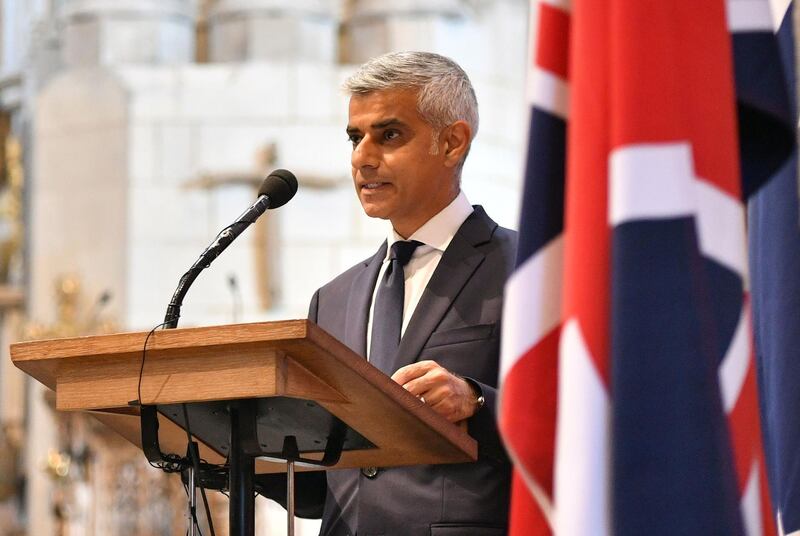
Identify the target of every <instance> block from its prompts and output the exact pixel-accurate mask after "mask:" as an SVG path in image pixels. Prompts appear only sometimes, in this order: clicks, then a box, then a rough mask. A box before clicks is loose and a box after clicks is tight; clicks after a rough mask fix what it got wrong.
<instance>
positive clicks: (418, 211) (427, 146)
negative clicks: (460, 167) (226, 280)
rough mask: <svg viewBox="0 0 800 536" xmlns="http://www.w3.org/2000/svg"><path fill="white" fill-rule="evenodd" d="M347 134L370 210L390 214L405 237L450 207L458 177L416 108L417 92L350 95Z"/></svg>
mask: <svg viewBox="0 0 800 536" xmlns="http://www.w3.org/2000/svg"><path fill="white" fill-rule="evenodd" d="M347 134H348V136H349V137H350V141H351V142H352V143H353V154H352V156H351V163H352V168H353V181H354V183H355V187H356V193H357V194H358V198H359V200H360V201H361V206H362V207H363V208H364V212H366V213H367V215H368V216H371V217H373V218H382V219H388V220H390V221H391V222H392V225H393V226H394V228H395V230H396V231H397V232H398V233H399V234H400V235H402V236H403V237H405V238H408V237H409V236H410V235H411V234H413V232H414V231H416V230H417V229H418V228H419V227H421V226H422V225H423V224H424V223H425V222H426V221H428V220H429V219H430V218H431V217H433V216H434V215H436V214H437V213H438V212H439V211H440V210H442V209H443V208H444V207H446V206H447V205H448V204H449V203H450V201H452V200H453V199H454V198H455V196H456V195H457V194H458V183H457V179H456V178H455V177H454V170H453V166H452V164H451V163H449V162H447V158H446V156H445V154H444V153H445V151H444V150H443V149H444V148H445V144H444V142H442V141H441V140H439V141H438V142H437V143H436V144H435V145H434V129H433V127H432V126H431V125H430V124H428V123H427V122H426V121H425V120H424V119H423V118H422V117H421V116H420V115H419V112H417V92H416V91H415V90H410V89H397V90H388V91H375V92H372V93H369V94H367V95H354V96H353V97H351V98H350V116H349V120H348V125H347Z"/></svg>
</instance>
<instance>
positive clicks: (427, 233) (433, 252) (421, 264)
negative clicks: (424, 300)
mask: <svg viewBox="0 0 800 536" xmlns="http://www.w3.org/2000/svg"><path fill="white" fill-rule="evenodd" d="M472 210H473V209H472V205H470V204H469V201H468V200H467V196H466V195H464V192H459V194H458V196H457V197H456V198H455V199H453V201H452V202H451V203H450V204H449V205H447V206H446V207H444V208H443V209H442V210H441V212H439V213H438V214H436V215H435V216H434V217H432V218H431V219H429V220H428V221H427V222H425V224H424V225H423V226H422V227H420V228H419V229H417V230H416V231H415V232H414V234H412V235H411V236H409V237H408V238H406V239H404V238H403V237H402V236H400V235H399V234H397V232H396V231H395V230H394V228H393V227H391V226H389V233H388V236H387V237H386V244H387V248H386V257H385V258H384V259H383V264H382V265H381V269H380V271H379V272H378V279H377V280H376V284H375V288H374V289H373V290H372V302H371V303H370V306H369V322H368V324H367V355H369V350H370V347H371V343H372V320H373V319H372V315H373V312H374V305H375V295H376V294H377V292H378V284H377V283H378V282H379V281H380V280H381V279H382V278H383V274H384V273H385V272H386V268H387V267H388V266H389V252H390V250H391V247H392V244H394V243H395V242H397V241H398V240H416V241H417V242H421V243H422V245H421V246H418V247H417V249H415V250H414V254H413V255H412V256H411V260H410V261H408V264H406V266H405V269H404V274H405V280H406V284H405V296H404V301H403V325H402V328H401V330H400V334H401V337H402V334H403V333H405V331H406V326H408V321H409V320H410V319H411V316H412V315H413V314H414V310H415V309H416V308H417V304H418V303H419V300H420V298H421V297H422V291H424V290H425V287H426V286H428V281H430V279H431V276H432V275H433V272H434V270H436V267H437V266H438V265H439V261H440V260H441V259H442V254H443V253H444V250H445V249H447V246H448V245H450V241H451V240H453V237H454V236H455V234H456V232H457V231H458V229H459V227H461V224H462V223H464V221H465V220H466V219H467V218H468V217H469V215H470V214H472Z"/></svg>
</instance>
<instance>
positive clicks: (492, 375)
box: [275, 206, 516, 536]
mask: <svg viewBox="0 0 800 536" xmlns="http://www.w3.org/2000/svg"><path fill="white" fill-rule="evenodd" d="M515 253H516V233H515V232H513V231H510V230H508V229H504V228H502V227H499V226H498V225H497V224H496V223H495V222H494V221H492V220H491V219H490V218H489V217H488V216H487V215H486V213H485V212H484V210H483V209H482V208H481V207H480V206H476V207H475V210H474V212H473V213H472V214H471V215H470V216H469V217H468V218H467V220H466V221H465V222H464V223H463V224H462V225H461V227H460V228H459V230H458V232H457V233H456V235H455V236H454V238H453V240H452V241H451V242H450V245H449V246H448V247H447V249H446V250H445V252H444V253H443V255H442V258H441V260H440V262H439V265H438V266H437V268H436V270H435V271H434V273H433V275H432V276H431V279H430V282H429V283H428V286H427V287H426V288H425V290H424V292H423V294H422V297H421V298H420V301H419V304H418V305H417V308H416V310H415V311H414V313H413V315H412V317H411V319H410V321H409V323H408V326H407V328H406V331H405V333H404V335H403V338H402V340H401V342H400V347H399V350H398V353H397V356H396V359H395V363H394V368H393V369H392V370H397V369H398V368H400V367H402V366H404V365H407V364H409V363H412V362H415V361H421V360H426V359H430V360H433V361H436V362H437V363H439V364H440V365H441V366H443V367H444V368H446V369H447V370H449V371H451V372H453V373H455V374H458V375H460V376H463V377H466V378H469V379H471V380H473V381H474V382H476V383H477V384H478V385H479V386H480V388H481V389H482V391H483V395H484V397H485V400H486V402H485V405H484V406H483V408H481V409H480V410H478V412H477V413H476V414H475V415H474V416H473V417H471V418H470V419H469V420H468V430H469V434H470V435H472V436H473V437H474V438H475V439H476V440H477V441H478V461H477V462H474V463H465V464H443V465H422V466H412V467H397V468H377V471H375V468H371V469H372V470H365V469H362V470H360V471H359V470H357V469H342V470H332V471H328V472H327V473H317V474H316V475H318V476H314V475H312V474H304V475H303V474H301V475H298V476H302V478H303V479H304V480H305V481H303V480H300V481H298V485H297V491H298V494H299V495H298V497H297V502H298V507H299V510H298V511H299V512H300V513H301V515H302V514H303V513H305V514H306V515H308V514H312V515H313V513H314V512H315V508H314V505H313V504H311V503H313V502H314V501H319V500H322V496H321V494H319V495H317V496H316V497H315V496H314V495H315V489H314V488H316V490H319V489H320V488H321V485H320V484H321V482H319V480H317V481H316V485H315V483H314V479H315V478H318V479H319V478H323V477H322V476H321V475H326V476H327V487H326V490H327V491H326V493H325V497H324V509H323V512H322V528H321V531H320V535H321V536H345V535H348V536H354V535H355V536H378V535H382V536H500V535H504V534H506V526H507V518H508V506H509V494H510V490H509V487H510V472H511V469H510V464H509V461H508V458H507V457H506V454H505V451H504V449H503V447H502V444H501V442H500V438H499V435H498V431H497V426H496V420H495V400H496V396H495V395H496V386H497V376H498V357H499V356H498V354H499V335H500V315H501V311H502V307H503V285H504V283H505V281H506V278H507V276H508V274H509V273H510V271H511V269H512V268H513V263H514V258H515ZM385 256H386V243H384V244H383V245H382V246H381V248H380V249H379V250H378V252H377V253H376V254H375V255H374V256H373V257H372V258H370V259H367V260H366V261H364V262H361V263H359V264H357V265H356V266H354V267H352V268H350V269H349V270H347V271H346V272H344V273H343V274H341V275H340V276H338V277H337V278H335V279H334V280H333V281H331V282H330V283H328V284H327V285H325V286H323V287H322V288H320V289H319V290H318V291H317V292H316V293H315V294H314V297H313V299H312V300H311V306H310V310H309V319H310V320H312V321H313V322H315V323H317V324H318V325H319V326H321V327H322V328H323V329H325V330H326V331H328V332H329V333H331V334H332V335H333V336H334V337H336V338H338V339H339V340H341V341H342V342H344V343H345V344H346V345H347V346H348V347H350V348H351V349H352V350H354V351H355V352H356V353H358V354H360V355H362V356H365V355H366V345H367V320H368V315H369V308H370V302H371V300H372V293H373V290H374V288H375V283H376V280H377V276H378V272H379V269H380V266H381V263H382V262H383V259H384V258H385ZM375 321H380V319H376V320H375ZM304 488H305V493H304V491H303V490H304ZM275 498H279V497H275ZM281 502H282V501H281Z"/></svg>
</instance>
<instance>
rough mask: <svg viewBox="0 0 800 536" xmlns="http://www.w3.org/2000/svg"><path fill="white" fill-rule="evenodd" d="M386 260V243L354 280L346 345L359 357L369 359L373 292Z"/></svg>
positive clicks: (348, 312) (346, 329)
mask: <svg viewBox="0 0 800 536" xmlns="http://www.w3.org/2000/svg"><path fill="white" fill-rule="evenodd" d="M384 258H386V242H384V243H383V245H382V246H381V247H380V248H379V249H378V252H377V253H376V254H375V255H374V256H373V257H372V258H371V259H370V260H369V261H367V262H365V263H364V266H363V268H362V270H361V271H360V272H359V273H358V275H356V277H355V278H354V279H353V286H352V287H351V290H350V298H349V299H348V302H347V310H346V311H345V312H344V314H345V315H346V318H347V320H346V323H345V330H344V333H345V335H344V338H345V341H344V343H345V344H346V345H347V346H348V347H349V348H350V349H351V350H353V351H354V352H356V353H357V354H358V355H360V356H361V357H363V358H366V357H367V322H368V321H369V307H370V304H371V303H372V292H373V290H375V281H376V280H377V278H378V272H379V271H380V268H381V264H382V263H383V259H384Z"/></svg>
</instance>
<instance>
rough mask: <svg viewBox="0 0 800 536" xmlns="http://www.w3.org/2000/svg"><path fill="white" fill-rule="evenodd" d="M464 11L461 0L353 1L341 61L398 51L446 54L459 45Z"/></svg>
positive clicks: (360, 61) (353, 60)
mask: <svg viewBox="0 0 800 536" xmlns="http://www.w3.org/2000/svg"><path fill="white" fill-rule="evenodd" d="M466 14H467V10H466V9H465V8H464V6H463V2H462V1H461V0H354V1H353V3H352V8H351V11H350V14H349V17H348V20H347V21H346V23H345V45H344V48H345V53H344V60H345V61H346V62H348V63H362V62H364V61H366V60H368V59H369V58H372V57H374V56H378V55H380V54H384V53H386V52H392V51H399V50H428V51H432V52H440V53H445V54H448V53H449V52H450V49H452V48H453V47H457V46H458V45H459V43H458V41H460V39H459V35H460V34H461V33H462V30H463V26H464V23H465V22H466V20H467V16H466Z"/></svg>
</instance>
